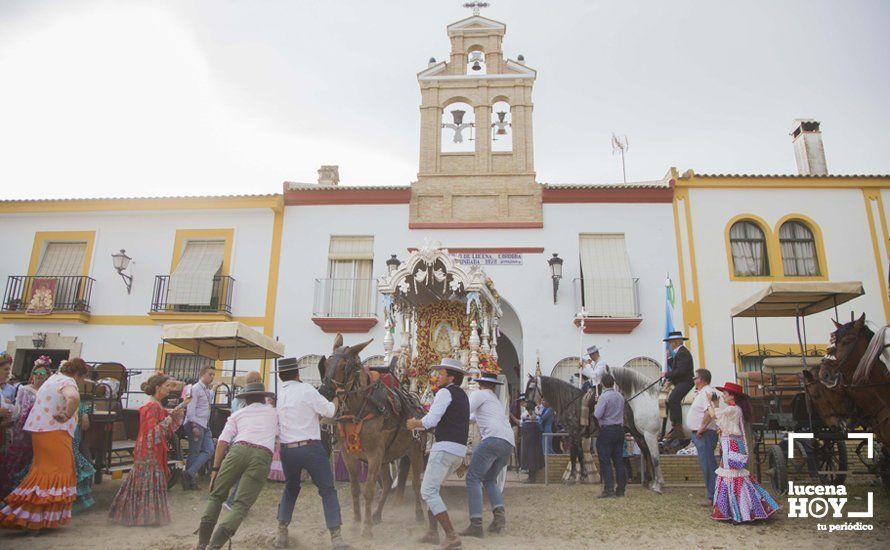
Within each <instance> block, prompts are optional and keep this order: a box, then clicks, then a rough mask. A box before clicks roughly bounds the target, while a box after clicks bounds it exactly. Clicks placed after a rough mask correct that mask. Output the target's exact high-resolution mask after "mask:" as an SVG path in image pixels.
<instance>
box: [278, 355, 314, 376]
mask: <svg viewBox="0 0 890 550" xmlns="http://www.w3.org/2000/svg"><path fill="white" fill-rule="evenodd" d="M308 366H309V365H301V364H299V362H298V361H297V358H296V357H285V358H284V359H279V360H278V371H277V372H286V371H289V370H300V369H305V368H306V367H308Z"/></svg>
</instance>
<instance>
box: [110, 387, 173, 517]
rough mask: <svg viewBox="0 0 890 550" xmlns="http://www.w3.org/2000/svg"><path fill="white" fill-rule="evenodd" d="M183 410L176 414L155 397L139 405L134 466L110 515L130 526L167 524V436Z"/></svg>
mask: <svg viewBox="0 0 890 550" xmlns="http://www.w3.org/2000/svg"><path fill="white" fill-rule="evenodd" d="M181 413H182V411H177V412H176V413H174V414H173V415H169V414H167V411H166V410H165V409H164V408H163V407H162V406H161V405H160V404H159V403H158V402H157V401H154V400H150V401H148V402H147V403H146V404H144V405H142V407H140V408H139V435H138V437H137V439H136V448H135V449H134V451H133V459H134V464H133V469H132V470H130V473H129V474H128V475H127V479H126V480H125V481H124V483H123V485H121V488H120V490H119V491H118V493H117V496H115V497H114V502H112V504H111V511H110V512H109V514H108V515H109V516H110V517H111V519H112V520H114V522H115V523H119V524H121V525H126V526H134V525H167V524H168V523H170V508H169V507H168V505H167V479H168V477H169V471H168V470H167V439H168V438H169V437H170V436H171V435H172V434H173V432H174V431H175V430H176V428H178V427H179V424H180V423H181V421H182V414H181Z"/></svg>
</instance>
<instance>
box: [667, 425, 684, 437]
mask: <svg viewBox="0 0 890 550" xmlns="http://www.w3.org/2000/svg"><path fill="white" fill-rule="evenodd" d="M664 438H665V439H683V424H677V423H672V424H671V431H669V432H668V434H667V435H666V436H664Z"/></svg>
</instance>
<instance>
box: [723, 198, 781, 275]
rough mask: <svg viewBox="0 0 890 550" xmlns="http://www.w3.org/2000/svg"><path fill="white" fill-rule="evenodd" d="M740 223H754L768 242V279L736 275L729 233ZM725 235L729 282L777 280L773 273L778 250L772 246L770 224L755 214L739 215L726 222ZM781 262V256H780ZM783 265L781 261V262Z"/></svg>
mask: <svg viewBox="0 0 890 550" xmlns="http://www.w3.org/2000/svg"><path fill="white" fill-rule="evenodd" d="M740 221H750V222H753V223H754V224H755V225H756V226H757V227H759V228H760V230H761V231H763V238H764V240H765V242H766V260H767V261H768V262H769V272H770V275H769V276H766V277H740V276H738V275H736V274H735V265H734V264H733V261H732V243H731V242H730V240H729V232H730V230H731V229H732V226H733V225H735V224H736V223H738V222H740ZM723 235H724V238H725V240H726V265H727V267H728V268H729V280H730V281H744V282H751V281H773V280H775V279H776V277H775V276H773V275H772V273H773V272H774V271H775V268H776V257H775V255H776V250H775V247H774V246H773V245H772V242H773V234H772V230H770V227H769V224H768V223H766V221H764V220H763V218H760V217H758V216H755V215H754V214H739V215H738V216H733V217H732V218H731V219H730V220H729V221H728V222H726V227H725V228H724V229H723ZM780 260H781V256H780ZM779 265H781V261H780V262H779Z"/></svg>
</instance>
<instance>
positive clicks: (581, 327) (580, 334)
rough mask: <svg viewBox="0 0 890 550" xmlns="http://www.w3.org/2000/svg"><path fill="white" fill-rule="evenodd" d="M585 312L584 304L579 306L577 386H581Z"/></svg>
mask: <svg viewBox="0 0 890 550" xmlns="http://www.w3.org/2000/svg"><path fill="white" fill-rule="evenodd" d="M585 313H587V312H586V311H585V310H584V306H581V312H580V313H578V317H580V318H581V322H580V323H578V388H581V386H582V385H583V383H582V380H581V372H582V371H583V370H584V314H585Z"/></svg>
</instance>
